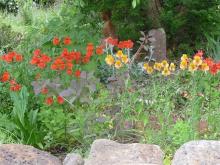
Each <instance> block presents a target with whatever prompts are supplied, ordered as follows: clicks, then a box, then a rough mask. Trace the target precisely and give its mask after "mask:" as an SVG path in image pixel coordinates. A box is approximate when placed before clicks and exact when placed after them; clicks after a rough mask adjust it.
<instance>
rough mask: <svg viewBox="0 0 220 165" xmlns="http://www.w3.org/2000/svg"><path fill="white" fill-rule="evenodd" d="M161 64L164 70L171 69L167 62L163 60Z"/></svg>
mask: <svg viewBox="0 0 220 165" xmlns="http://www.w3.org/2000/svg"><path fill="white" fill-rule="evenodd" d="M161 64H162V66H163V67H164V68H167V67H169V64H168V62H167V60H163V61H162V62H161Z"/></svg>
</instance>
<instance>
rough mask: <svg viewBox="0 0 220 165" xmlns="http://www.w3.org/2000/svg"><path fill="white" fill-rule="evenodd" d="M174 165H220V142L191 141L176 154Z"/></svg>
mask: <svg viewBox="0 0 220 165" xmlns="http://www.w3.org/2000/svg"><path fill="white" fill-rule="evenodd" d="M172 165H220V141H207V140H201V141H191V142H188V143H185V144H184V145H182V146H181V147H180V148H179V149H178V150H177V151H176V153H175V155H174V159H173V161H172Z"/></svg>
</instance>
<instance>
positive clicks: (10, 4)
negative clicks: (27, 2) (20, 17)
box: [0, 0, 18, 14]
mask: <svg viewBox="0 0 220 165" xmlns="http://www.w3.org/2000/svg"><path fill="white" fill-rule="evenodd" d="M0 10H6V11H8V12H12V13H14V14H16V13H17V12H18V4H17V3H16V0H0Z"/></svg>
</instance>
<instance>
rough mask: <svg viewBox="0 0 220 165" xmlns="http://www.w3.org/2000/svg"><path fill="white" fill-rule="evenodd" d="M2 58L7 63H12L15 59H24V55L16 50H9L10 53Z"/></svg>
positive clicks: (18, 60)
mask: <svg viewBox="0 0 220 165" xmlns="http://www.w3.org/2000/svg"><path fill="white" fill-rule="evenodd" d="M1 59H2V60H3V61H5V62H7V63H11V62H13V61H16V62H21V61H22V60H23V57H22V55H20V54H17V53H16V52H9V53H8V54H5V55H3V56H2V57H1Z"/></svg>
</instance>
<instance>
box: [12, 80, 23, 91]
mask: <svg viewBox="0 0 220 165" xmlns="http://www.w3.org/2000/svg"><path fill="white" fill-rule="evenodd" d="M10 90H11V91H14V92H16V91H20V90H21V85H20V84H18V83H17V82H16V81H15V80H11V81H10Z"/></svg>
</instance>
